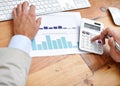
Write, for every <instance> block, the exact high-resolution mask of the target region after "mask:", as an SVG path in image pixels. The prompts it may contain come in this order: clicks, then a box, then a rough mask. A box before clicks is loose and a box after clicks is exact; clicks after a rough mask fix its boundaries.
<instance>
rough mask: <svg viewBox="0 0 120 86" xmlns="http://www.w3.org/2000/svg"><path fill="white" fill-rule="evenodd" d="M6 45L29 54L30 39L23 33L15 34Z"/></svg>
mask: <svg viewBox="0 0 120 86" xmlns="http://www.w3.org/2000/svg"><path fill="white" fill-rule="evenodd" d="M8 47H10V48H17V49H20V50H23V51H25V52H26V53H28V54H29V52H30V51H31V49H32V47H31V40H30V39H29V38H28V37H26V36H24V35H15V36H13V37H12V39H11V41H10V43H9V45H8Z"/></svg>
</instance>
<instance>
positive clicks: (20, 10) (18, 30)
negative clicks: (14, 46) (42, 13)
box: [13, 1, 41, 39]
mask: <svg viewBox="0 0 120 86" xmlns="http://www.w3.org/2000/svg"><path fill="white" fill-rule="evenodd" d="M13 21H14V34H15V35H25V36H27V37H28V38H30V39H33V38H34V36H35V35H36V33H37V31H38V28H39V26H40V24H41V19H40V18H38V19H37V20H36V14H35V6H33V5H31V6H30V9H29V10H28V2H27V1H26V2H24V3H23V4H18V5H17V8H14V9H13Z"/></svg>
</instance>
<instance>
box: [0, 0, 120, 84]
mask: <svg viewBox="0 0 120 86" xmlns="http://www.w3.org/2000/svg"><path fill="white" fill-rule="evenodd" d="M90 3H91V5H92V7H90V8H87V9H80V10H74V11H76V12H80V13H81V15H82V17H85V18H89V19H96V20H98V21H101V22H103V23H104V25H105V27H111V28H114V29H119V27H117V26H115V25H114V23H113V21H112V19H111V16H110V14H109V12H108V10H107V8H108V7H109V6H117V7H119V8H120V0H90ZM12 24H13V23H12V21H6V22H0V47H6V46H7V45H8V43H9V41H10V38H11V37H12V35H13V33H12V28H13V26H12ZM88 67H89V68H88ZM119 68H120V67H119V65H118V64H116V63H115V62H114V61H112V60H111V58H110V56H109V54H108V46H107V45H106V46H105V53H104V54H103V55H102V56H99V55H94V54H81V55H65V56H55V57H44V58H43V57H41V58H33V62H32V65H31V69H30V73H29V77H28V81H27V85H26V86H120V71H119Z"/></svg>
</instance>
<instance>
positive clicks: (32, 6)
mask: <svg viewBox="0 0 120 86" xmlns="http://www.w3.org/2000/svg"><path fill="white" fill-rule="evenodd" d="M29 13H30V15H31V16H33V17H35V6H34V5H31V6H30V11H29Z"/></svg>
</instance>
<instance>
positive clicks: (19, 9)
mask: <svg viewBox="0 0 120 86" xmlns="http://www.w3.org/2000/svg"><path fill="white" fill-rule="evenodd" d="M21 13H22V4H21V3H20V4H18V5H17V15H21Z"/></svg>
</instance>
